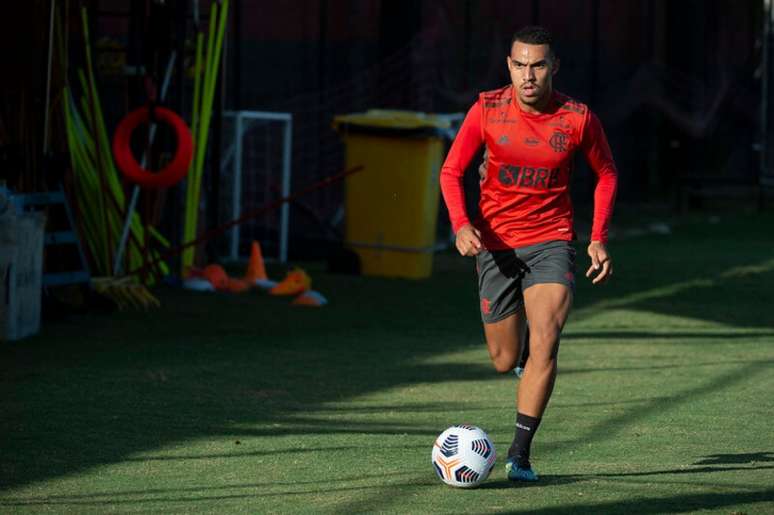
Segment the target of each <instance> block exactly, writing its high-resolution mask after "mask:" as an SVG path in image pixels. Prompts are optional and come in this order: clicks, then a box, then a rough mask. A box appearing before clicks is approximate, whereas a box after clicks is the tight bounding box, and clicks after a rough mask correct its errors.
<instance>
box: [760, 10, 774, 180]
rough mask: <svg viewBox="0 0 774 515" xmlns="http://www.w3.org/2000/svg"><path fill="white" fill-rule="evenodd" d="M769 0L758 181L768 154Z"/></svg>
mask: <svg viewBox="0 0 774 515" xmlns="http://www.w3.org/2000/svg"><path fill="white" fill-rule="evenodd" d="M772 14H773V13H772V10H771V0H763V58H762V63H761V113H760V116H761V120H760V123H761V135H760V149H759V150H760V182H761V183H765V182H767V179H766V175H767V174H766V172H767V168H768V154H769V136H768V132H769V127H768V125H769V112H768V111H769V52H770V49H769V39H770V38H771V17H772Z"/></svg>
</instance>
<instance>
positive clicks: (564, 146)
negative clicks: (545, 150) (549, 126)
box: [548, 131, 570, 152]
mask: <svg viewBox="0 0 774 515" xmlns="http://www.w3.org/2000/svg"><path fill="white" fill-rule="evenodd" d="M548 144H549V145H551V148H552V149H554V152H567V151H568V150H569V148H570V135H569V134H565V133H564V132H560V131H554V133H553V134H552V135H551V139H549V140H548Z"/></svg>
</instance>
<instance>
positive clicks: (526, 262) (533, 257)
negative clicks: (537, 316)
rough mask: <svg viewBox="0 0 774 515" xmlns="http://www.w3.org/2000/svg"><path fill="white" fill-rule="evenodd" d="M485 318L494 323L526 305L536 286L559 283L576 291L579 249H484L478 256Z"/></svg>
mask: <svg viewBox="0 0 774 515" xmlns="http://www.w3.org/2000/svg"><path fill="white" fill-rule="evenodd" d="M476 271H477V272H478V294H479V297H480V299H481V319H482V320H483V321H484V322H485V323H487V324H491V323H493V322H497V321H499V320H502V319H503V318H505V317H507V316H509V315H512V314H513V313H516V312H517V311H519V310H521V309H522V308H523V306H524V290H526V289H527V288H529V287H530V286H532V285H533V284H541V283H559V284H564V285H565V286H567V287H568V288H570V290H572V291H575V248H574V247H573V246H572V244H571V243H570V242H569V241H547V242H545V243H538V244H536V245H529V246H527V247H520V248H517V249H512V250H492V251H488V250H484V251H481V253H480V254H478V255H477V256H476Z"/></svg>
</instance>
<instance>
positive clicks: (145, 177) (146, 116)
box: [113, 107, 193, 189]
mask: <svg viewBox="0 0 774 515" xmlns="http://www.w3.org/2000/svg"><path fill="white" fill-rule="evenodd" d="M153 114H154V117H155V118H156V120H158V121H160V122H164V123H166V124H167V125H169V126H170V127H172V129H173V130H174V132H175V138H176V139H177V149H176V150H175V156H174V157H173V158H172V161H170V162H169V164H167V166H165V167H164V168H162V169H161V170H159V171H157V172H151V171H150V170H146V169H145V168H143V167H141V166H140V163H138V162H137V160H136V159H135V158H134V155H132V148H131V145H130V142H131V140H132V132H134V130H135V129H136V128H137V127H139V126H140V124H142V123H149V122H150V109H149V108H148V107H141V108H139V109H135V110H134V111H132V112H131V113H129V114H127V115H126V116H125V117H124V119H123V120H121V123H119V124H118V127H117V128H116V132H115V134H114V135H113V157H114V159H115V161H116V165H117V166H118V169H119V170H121V172H122V173H123V174H124V176H126V178H127V179H128V180H130V181H131V182H133V183H135V184H138V185H140V186H142V187H145V188H155V189H160V188H169V187H170V186H173V185H175V184H177V183H178V182H180V181H181V180H182V179H183V177H185V176H186V174H187V173H188V168H189V166H190V165H191V159H192V158H193V139H192V138H191V131H190V129H189V128H188V125H186V123H185V120H183V119H182V118H181V117H179V116H178V115H177V114H175V112H174V111H172V110H170V109H167V108H165V107H155V108H154V109H153Z"/></svg>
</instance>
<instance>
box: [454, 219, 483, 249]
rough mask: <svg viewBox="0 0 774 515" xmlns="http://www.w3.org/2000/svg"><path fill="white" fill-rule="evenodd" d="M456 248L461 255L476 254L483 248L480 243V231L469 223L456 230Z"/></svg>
mask: <svg viewBox="0 0 774 515" xmlns="http://www.w3.org/2000/svg"><path fill="white" fill-rule="evenodd" d="M456 245H457V250H458V251H459V253H460V255H462V256H477V255H478V253H479V252H481V250H482V249H483V248H484V247H483V245H481V232H480V231H479V230H478V229H476V228H475V227H473V226H472V225H470V224H465V225H463V226H462V227H460V230H459V231H457V236H456Z"/></svg>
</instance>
